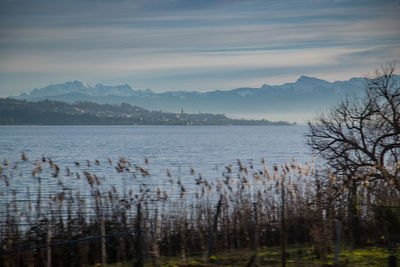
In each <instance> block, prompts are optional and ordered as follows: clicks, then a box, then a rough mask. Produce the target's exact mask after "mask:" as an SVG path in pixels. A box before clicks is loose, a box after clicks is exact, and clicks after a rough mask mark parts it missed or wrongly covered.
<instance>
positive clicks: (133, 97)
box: [12, 75, 400, 123]
mask: <svg viewBox="0 0 400 267" xmlns="http://www.w3.org/2000/svg"><path fill="white" fill-rule="evenodd" d="M394 78H395V79H396V80H398V81H400V76H399V75H395V76H394ZM364 86H365V79H364V78H351V79H349V80H347V81H335V82H328V81H325V80H321V79H318V78H314V77H308V76H301V77H300V78H299V79H297V81H296V82H293V83H285V84H282V85H267V84H264V85H263V86H261V87H260V88H251V87H242V88H237V89H233V90H227V91H221V90H216V91H210V92H196V91H170V92H163V93H156V92H154V91H152V90H150V89H147V90H140V89H139V90H138V89H133V88H132V87H131V86H130V85H128V84H124V85H118V86H107V85H103V84H97V85H95V86H90V85H89V84H87V83H84V82H80V81H73V82H66V83H61V84H54V85H49V86H46V87H44V88H40V89H34V90H33V91H32V92H30V93H28V94H27V93H23V94H21V95H19V96H13V97H12V98H14V99H20V100H22V99H25V100H28V101H41V100H45V99H48V100H55V101H63V102H67V103H74V102H76V101H89V102H95V103H100V104H121V103H128V104H130V105H135V106H140V107H143V108H146V109H150V110H162V111H165V112H176V113H178V112H180V111H181V109H182V108H183V109H184V111H185V112H187V113H219V114H226V115H228V116H230V117H233V118H242V117H244V118H253V119H261V118H263V119H268V120H287V121H292V122H299V123H303V122H306V121H307V120H310V119H312V118H313V116H315V114H316V112H320V111H324V110H326V109H327V108H328V107H330V106H332V105H334V104H335V103H337V102H339V101H340V100H341V99H344V98H345V97H346V96H351V95H355V96H360V95H361V94H362V92H363V87H364Z"/></svg>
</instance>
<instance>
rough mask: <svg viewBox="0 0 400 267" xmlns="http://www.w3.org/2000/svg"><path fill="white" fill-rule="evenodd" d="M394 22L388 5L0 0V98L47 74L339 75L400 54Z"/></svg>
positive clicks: (96, 77) (147, 77) (151, 83)
mask: <svg viewBox="0 0 400 267" xmlns="http://www.w3.org/2000/svg"><path fill="white" fill-rule="evenodd" d="M399 18H400V7H399V4H398V2H396V1H379V3H378V2H377V1H340V2H337V1H328V0H326V1H322V0H321V1H261V0H253V1H236V0H220V1H211V0H210V1H208V0H207V1H188V0H185V1H183V0H151V1H145V0H140V1H129V0H125V1H109V0H103V1H89V0H81V1H77V0H71V1H62V0H53V1H50V0H37V1H27V0H15V1H5V0H0V60H1V62H2V64H1V65H0V77H2V79H0V80H1V81H0V88H2V89H0V95H1V94H4V91H5V89H3V88H5V87H11V88H21V90H22V89H27V88H32V87H36V86H38V85H39V84H40V85H42V84H43V85H45V84H46V82H48V81H53V80H54V79H53V78H52V77H57V78H58V79H61V80H66V79H78V77H83V79H84V80H86V81H94V82H95V83H97V82H99V83H100V82H102V83H109V82H113V83H115V82H118V80H119V82H120V83H125V82H133V83H138V84H139V85H140V86H141V87H146V88H147V87H153V89H155V90H167V89H168V90H170V89H174V88H176V89H178V88H182V87H187V88H189V87H190V88H189V89H197V90H210V89H214V88H217V87H218V88H222V87H223V88H227V87H228V86H229V87H230V86H232V87H234V86H233V83H234V82H237V84H241V85H244V83H246V82H249V83H251V84H256V83H261V82H262V79H263V77H264V78H265V79H266V80H272V81H274V80H276V81H282V77H287V78H288V79H292V77H296V76H298V75H301V74H304V73H301V72H302V71H307V73H308V74H313V73H315V74H318V73H319V74H320V75H325V77H328V76H329V77H330V78H331V79H334V78H335V77H336V78H338V79H339V78H341V77H343V76H344V74H345V73H348V75H350V74H351V73H359V72H360V71H363V70H364V69H365V68H372V69H373V68H375V67H376V66H377V65H378V64H379V63H382V62H381V61H382V60H383V59H390V58H395V57H400V55H399V52H398V51H400V49H399V48H400V45H399V44H400V33H399V31H398V28H399V25H400V19H399ZM276 70H279V71H280V72H278V71H276ZM344 70H346V71H344ZM239 74H240V75H239ZM207 75H208V77H210V78H208V79H207ZM314 76H316V75H314ZM40 77H41V78H40ZM236 77H240V80H239V78H236ZM274 77H275V78H274ZM174 79H175V80H174ZM200 80H201V81H207V82H203V83H201V84H199V83H198V81H200ZM233 81H234V82H233ZM224 84H226V86H223V85H224ZM134 85H135V84H134ZM2 90H3V91H2Z"/></svg>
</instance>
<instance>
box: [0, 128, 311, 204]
mask: <svg viewBox="0 0 400 267" xmlns="http://www.w3.org/2000/svg"><path fill="white" fill-rule="evenodd" d="M306 131H307V127H306V126H15V127H14V126H3V127H0V157H1V161H2V162H3V164H4V159H7V160H8V162H11V164H10V166H11V165H12V164H14V163H15V162H18V168H17V169H16V170H15V171H12V170H11V167H10V168H9V172H10V173H11V174H12V176H13V177H12V179H9V183H10V186H9V187H5V186H4V185H3V184H1V185H0V188H2V189H0V192H1V194H2V195H1V196H0V197H1V198H3V201H1V202H3V203H4V200H6V201H5V202H8V201H10V199H11V198H12V196H11V189H12V190H15V192H16V198H17V199H18V200H21V201H22V200H23V199H24V198H25V194H26V191H27V190H26V189H27V188H29V187H30V184H31V183H32V175H31V172H32V170H33V169H34V162H35V159H40V158H41V157H42V156H45V157H49V158H51V159H52V160H53V161H54V162H55V163H56V164H58V165H59V166H60V174H61V175H60V176H63V175H64V174H65V172H66V168H67V167H68V168H71V169H73V168H74V167H75V169H76V165H75V162H79V163H80V170H81V171H84V170H85V168H88V167H87V166H86V162H87V160H89V161H90V162H91V166H90V172H91V173H96V174H97V175H98V176H99V177H102V179H103V180H102V181H103V183H102V184H103V185H102V186H104V187H106V188H107V187H109V186H116V187H117V188H118V187H121V186H122V185H123V184H124V183H127V180H126V176H124V175H120V174H117V172H116V170H115V168H114V167H112V166H110V164H108V162H109V159H111V160H112V161H113V162H116V161H118V160H119V158H120V157H124V158H125V159H127V160H129V161H130V162H131V163H132V164H136V165H140V166H142V167H144V168H145V169H146V170H148V171H149V173H150V176H149V177H147V178H146V183H147V184H148V185H150V186H151V187H153V188H154V187H157V186H164V185H166V184H167V183H168V178H167V170H169V172H170V173H171V175H172V177H174V178H176V179H179V180H181V181H182V183H183V184H185V185H186V186H187V187H188V188H189V189H190V186H191V184H193V175H191V169H192V168H193V169H194V170H195V172H196V175H198V174H201V175H202V177H203V178H204V179H209V180H215V179H217V178H219V177H221V174H222V172H223V171H225V166H228V165H233V166H235V165H237V160H238V159H239V160H240V161H241V162H242V163H243V164H245V165H246V166H248V165H250V164H252V165H254V166H255V168H257V167H261V166H262V165H261V159H262V158H264V159H265V162H266V164H267V166H269V167H272V166H273V165H274V164H278V165H280V164H283V163H285V162H290V161H291V160H292V158H295V159H296V161H297V162H299V163H304V161H306V160H310V159H311V158H312V154H311V151H310V149H309V147H308V146H307V145H306V143H305V142H306V139H305V137H304V134H305V133H306ZM22 152H24V153H25V155H26V156H27V157H28V158H29V160H28V161H22V159H21V153H22ZM96 159H97V160H98V161H99V163H100V164H99V165H97V164H94V162H95V160H96ZM145 159H147V160H148V164H145ZM10 173H9V174H10ZM48 174H49V173H48ZM41 177H42V179H48V183H47V184H49V186H47V188H46V190H45V192H48V194H50V193H51V192H55V190H56V188H57V187H59V185H58V184H57V180H56V179H52V178H51V177H50V175H47V176H46V174H45V173H43V174H42V175H41ZM103 177H104V178H103ZM68 181H69V180H68V179H65V178H63V183H64V185H63V186H64V187H66V188H69V189H72V190H83V191H89V190H86V189H85V188H88V185H87V183H86V181H84V179H83V180H82V179H81V180H79V181H77V180H74V181H73V182H70V183H69V182H68ZM129 181H130V180H128V183H129ZM0 182H1V183H4V182H2V181H0ZM52 187H54V188H52ZM31 191H34V190H33V189H31ZM83 194H84V193H83Z"/></svg>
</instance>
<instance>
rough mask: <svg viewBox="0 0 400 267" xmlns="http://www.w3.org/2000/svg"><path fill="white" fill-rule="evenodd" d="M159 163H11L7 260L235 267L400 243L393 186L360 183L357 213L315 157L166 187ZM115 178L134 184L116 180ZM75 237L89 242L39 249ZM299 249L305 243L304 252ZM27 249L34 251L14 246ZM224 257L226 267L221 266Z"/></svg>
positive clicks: (193, 175)
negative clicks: (106, 171) (156, 173)
mask: <svg viewBox="0 0 400 267" xmlns="http://www.w3.org/2000/svg"><path fill="white" fill-rule="evenodd" d="M149 165H150V163H149V162H148V161H147V160H146V161H145V164H143V166H139V165H138V164H134V163H131V162H130V161H128V160H126V159H124V158H120V159H119V160H118V161H112V160H111V159H110V160H109V161H108V162H100V161H98V160H94V161H87V162H75V163H74V165H73V166H68V167H62V166H58V165H57V163H56V162H54V161H52V160H51V159H49V158H46V157H43V158H41V159H36V160H30V159H29V158H28V156H27V155H25V154H22V156H21V160H20V161H18V162H13V163H11V162H8V161H7V160H3V162H2V163H1V182H2V185H1V187H0V188H2V189H1V197H2V201H1V202H2V203H5V204H2V205H3V207H4V213H2V216H1V226H0V231H1V240H0V242H1V249H2V255H1V262H0V265H2V266H49V265H48V262H49V261H50V263H53V265H55V266H82V265H87V264H89V265H95V264H96V263H99V262H100V263H101V262H103V263H117V262H119V263H123V262H134V263H135V264H136V266H143V265H144V264H147V265H152V266H160V265H161V264H165V259H167V261H169V260H170V259H174V258H178V259H179V261H178V262H179V263H180V264H182V263H185V264H189V263H190V262H192V261H193V260H194V261H196V262H201V263H207V264H214V265H215V264H219V265H224V264H225V261H226V264H229V260H228V258H231V260H232V261H235V258H236V257H239V259H240V260H238V263H237V264H236V263H232V265H234V266H239V264H242V263H243V264H244V263H245V262H246V261H249V262H250V255H253V257H254V260H255V261H253V262H254V264H256V265H259V266H262V265H263V264H264V265H265V261H267V263H268V262H269V261H270V262H269V263H271V264H272V263H276V264H282V261H284V262H286V263H287V265H288V266H290V264H291V262H297V263H298V262H303V261H304V262H306V263H310V262H314V263H316V264H320V263H321V264H322V263H331V262H332V253H334V252H335V243H337V242H340V244H339V245H340V246H341V247H343V246H347V247H350V248H351V249H356V248H363V247H367V246H369V247H370V249H367V250H361V251H364V252H362V253H367V255H368V256H367V257H369V258H372V257H373V255H375V254H374V253H378V254H379V255H378V254H377V255H378V256H377V257H378V258H384V257H386V256H387V255H388V251H394V250H395V249H396V248H397V241H398V240H396V236H398V235H399V234H400V216H399V215H400V209H399V203H400V195H399V193H398V191H396V190H395V189H394V188H393V186H391V185H390V184H386V183H384V182H382V181H378V180H377V181H372V182H369V183H365V184H363V185H362V186H360V187H359V188H358V192H357V203H356V205H357V213H353V209H352V203H351V202H350V201H352V198H348V196H349V194H348V193H349V191H348V189H347V188H346V185H345V184H342V182H341V180H340V179H338V178H337V177H336V176H335V175H334V174H332V173H330V172H329V171H323V170H317V168H316V167H315V166H314V165H313V163H306V164H299V163H297V162H296V161H294V160H293V161H292V162H290V163H288V164H286V165H283V166H273V167H271V168H268V166H266V164H265V162H263V161H262V162H261V163H260V165H258V166H263V167H256V166H255V164H252V163H251V162H250V163H248V164H246V165H245V164H243V163H242V162H240V161H238V163H237V166H226V168H225V171H224V172H223V173H222V174H221V178H219V179H205V178H203V177H202V176H201V174H198V173H197V172H196V171H195V170H193V169H192V170H190V171H189V172H188V173H187V175H185V176H184V177H180V178H175V177H172V176H171V174H170V173H169V171H166V175H165V177H159V178H157V179H161V180H158V181H159V184H162V185H163V186H162V187H161V186H159V187H157V186H156V187H155V186H153V185H150V184H149V183H150V181H151V178H152V177H151V174H150V172H149V170H148V166H149ZM29 166H32V167H31V169H30V170H29V171H28V169H29ZM100 166H101V167H102V168H112V169H114V170H115V175H113V177H109V178H108V179H107V178H104V177H101V176H99V175H98V174H97V170H98V168H100ZM27 173H30V174H29V175H30V176H31V178H28V177H27ZM21 176H22V177H24V179H28V180H30V182H29V186H28V187H26V188H21V185H22V183H20V181H21V180H20V178H21ZM110 179H111V181H123V183H122V184H121V186H118V187H116V186H110V184H107V183H108V182H109V181H110ZM162 179H164V180H162ZM85 184H86V185H85ZM18 185H20V187H18ZM50 188H51V190H50ZM21 196H24V198H22V197H21ZM354 216H356V218H357V220H354ZM354 222H356V223H357V227H355V225H353V224H354ZM338 226H340V232H341V233H338V229H339V228H338ZM355 230H357V231H359V232H361V233H362V235H355V234H354V231H355ZM130 231H133V233H131V232H130ZM121 232H123V234H121V235H113V234H115V233H121ZM107 235H109V236H107ZM99 236H100V238H94V239H91V238H93V237H99ZM101 236H104V237H106V238H101ZM88 238H89V240H87V239H88ZM355 238H357V240H356V239H355ZM85 239H86V240H85ZM71 240H81V241H80V242H74V243H60V244H58V245H55V246H51V247H42V248H35V247H36V246H39V245H43V244H50V243H55V242H64V241H71ZM356 241H357V242H356ZM295 244H301V248H300V247H298V248H293V245H295ZM28 246H30V247H32V249H27V250H23V251H16V252H10V251H11V250H13V249H20V248H24V247H25V248H26V247H28ZM371 246H372V247H371ZM264 247H265V248H267V249H265V248H264ZM245 251H247V252H245ZM348 251H349V250H343V251H342V254H343V253H344V254H346V253H352V255H353V260H352V261H350V260H349V263H351V262H355V261H354V259H356V258H357V257H358V256H357V255H358V254H357V253H358V252H357V251H358V250H353V252H348ZM350 251H351V250H350ZM365 251H368V252H365ZM9 252H10V253H9ZM393 253H394V252H393ZM224 255H225V256H224ZM360 255H361V254H360ZM214 256H215V257H216V258H215V263H212V262H211V263H210V259H211V260H213V259H214V258H213V257H214ZM210 257H211V258H210ZM354 257H355V258H354ZM346 258H349V257H346ZM223 259H225V260H223ZM257 259H258V260H257ZM340 259H341V260H340V262H341V263H345V262H346V260H345V259H344V258H343V257H341V258H340ZM221 261H222V262H221ZM173 262H175V263H176V262H177V261H173ZM192 263H193V262H192ZM243 266H246V265H245V264H244V265H243Z"/></svg>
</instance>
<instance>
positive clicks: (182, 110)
mask: <svg viewBox="0 0 400 267" xmlns="http://www.w3.org/2000/svg"><path fill="white" fill-rule="evenodd" d="M181 115H183V107H182V108H181Z"/></svg>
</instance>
